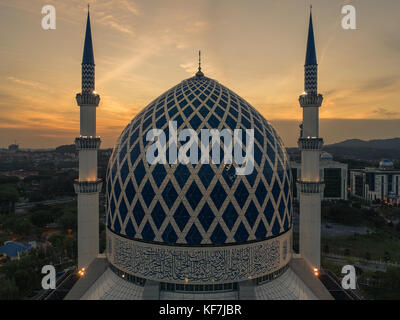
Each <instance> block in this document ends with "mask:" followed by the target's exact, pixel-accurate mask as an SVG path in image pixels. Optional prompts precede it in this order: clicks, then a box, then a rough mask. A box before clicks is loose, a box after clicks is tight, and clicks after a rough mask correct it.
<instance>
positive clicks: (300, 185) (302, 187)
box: [296, 180, 325, 194]
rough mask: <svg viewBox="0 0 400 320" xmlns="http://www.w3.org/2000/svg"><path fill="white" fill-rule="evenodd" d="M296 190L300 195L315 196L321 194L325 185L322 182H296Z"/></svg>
mask: <svg viewBox="0 0 400 320" xmlns="http://www.w3.org/2000/svg"><path fill="white" fill-rule="evenodd" d="M296 185H297V190H298V191H299V192H300V193H308V194H316V193H323V192H324V188H325V183H324V182H323V181H319V182H314V181H301V180H297V183H296Z"/></svg>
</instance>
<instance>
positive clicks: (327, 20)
mask: <svg viewBox="0 0 400 320" xmlns="http://www.w3.org/2000/svg"><path fill="white" fill-rule="evenodd" d="M87 3H88V1H81V0H68V1H65V0H12V1H11V0H0V147H7V146H8V145H9V144H11V143H13V142H14V140H16V141H17V143H19V144H20V147H22V148H47V147H55V146H58V145H61V144H72V143H73V141H74V138H75V137H76V136H78V135H79V108H78V107H77V105H76V101H75V95H76V93H78V92H79V91H80V83H81V82H80V81H81V80H80V77H81V69H80V68H81V65H80V63H81V59H82V50H83V40H84V31H85V24H86V12H87ZM89 3H90V4H91V19H92V32H93V41H94V53H95V62H96V91H97V92H98V93H99V94H100V96H101V103H100V106H99V108H98V109H97V111H98V117H97V121H98V122H97V131H98V135H100V136H101V138H102V141H103V144H102V147H111V146H113V145H114V143H115V142H116V139H117V137H118V136H119V134H120V133H121V131H122V130H123V128H124V127H125V126H126V125H127V124H128V123H129V122H130V120H131V119H132V118H133V117H135V115H136V114H137V113H138V112H139V111H140V110H141V109H142V108H144V107H145V106H146V105H147V104H149V103H150V102H151V101H152V100H153V99H155V98H156V97H158V96H159V95H160V94H162V93H163V92H165V91H166V90H168V89H169V88H171V87H172V86H174V85H176V84H177V83H179V82H180V81H182V80H183V79H186V78H188V77H191V76H193V75H194V73H195V72H196V69H197V51H198V50H199V49H201V50H202V56H203V71H204V73H205V75H206V76H208V77H210V78H213V79H216V80H218V81H219V82H220V83H221V84H223V85H225V86H227V87H228V88H230V89H231V90H233V91H234V92H236V93H237V94H239V95H240V96H241V97H243V98H244V99H246V100H247V101H248V102H249V103H250V104H252V105H253V106H254V107H255V108H256V109H258V110H259V111H260V112H261V114H262V115H263V116H265V118H266V119H268V120H270V121H271V123H272V124H273V125H274V126H275V128H276V129H277V131H278V132H279V134H280V135H281V137H282V139H283V140H284V142H285V144H286V145H287V146H295V145H296V141H297V138H298V125H299V120H300V119H301V117H302V110H301V108H300V107H299V104H298V96H299V94H301V93H302V92H303V78H304V76H303V65H304V58H305V46H306V36H307V25H308V15H309V5H310V1H309V0H201V1H200V0H113V1H110V0H91V1H89ZM47 4H52V5H54V6H55V8H56V10H57V29H56V30H48V31H45V30H43V29H42V27H41V20H42V17H43V15H42V13H41V9H42V7H43V6H44V5H47ZM345 4H352V5H353V6H355V8H356V10H357V30H344V29H342V27H341V19H342V17H343V15H342V14H341V8H342V7H343V6H344V5H345ZM399 13H400V1H399V0H379V1H378V0H351V1H343V0H314V1H313V17H314V28H315V30H314V31H315V38H316V47H317V56H318V63H319V92H320V93H322V94H323V95H324V97H325V99H324V104H323V106H322V108H321V109H320V112H321V113H320V116H321V119H322V120H321V125H320V127H321V132H320V133H321V136H322V137H323V138H324V140H325V142H326V143H333V142H338V141H341V140H344V139H348V138H360V139H373V138H392V137H399V136H400V104H399V100H400V19H399V18H400V15H399Z"/></svg>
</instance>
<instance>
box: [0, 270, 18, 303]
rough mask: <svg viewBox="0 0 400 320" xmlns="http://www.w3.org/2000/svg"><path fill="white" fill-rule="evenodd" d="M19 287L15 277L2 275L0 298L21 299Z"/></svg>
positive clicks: (0, 278) (0, 279)
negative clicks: (9, 277)
mask: <svg viewBox="0 0 400 320" xmlns="http://www.w3.org/2000/svg"><path fill="white" fill-rule="evenodd" d="M19 298H20V295H19V289H18V287H17V285H16V284H15V280H14V279H8V278H6V277H4V276H3V277H0V300H16V299H19Z"/></svg>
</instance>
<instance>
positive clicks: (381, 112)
mask: <svg viewBox="0 0 400 320" xmlns="http://www.w3.org/2000/svg"><path fill="white" fill-rule="evenodd" d="M372 113H373V114H374V115H375V116H376V115H379V116H383V117H387V118H394V117H396V116H399V115H400V112H394V111H390V110H388V109H386V108H377V109H374V110H373V111H372Z"/></svg>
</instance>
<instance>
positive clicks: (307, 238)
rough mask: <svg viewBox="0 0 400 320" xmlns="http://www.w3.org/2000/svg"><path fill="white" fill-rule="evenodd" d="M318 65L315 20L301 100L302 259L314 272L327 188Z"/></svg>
mask: <svg viewBox="0 0 400 320" xmlns="http://www.w3.org/2000/svg"><path fill="white" fill-rule="evenodd" d="M317 79H318V65H317V58H316V52H315V43H314V30H313V24H312V16H311V14H310V25H309V31H308V41H307V53H306V63H305V66H304V94H303V95H301V96H300V98H299V101H300V106H301V107H302V108H303V124H302V133H301V136H300V139H299V149H300V151H301V178H300V179H299V181H298V184H297V186H298V190H299V194H300V255H301V256H302V257H303V258H304V259H305V260H307V261H308V262H309V263H310V264H311V265H312V266H313V267H314V268H320V266H321V257H320V255H321V253H320V252H321V195H322V192H323V188H324V184H323V182H322V181H321V179H320V168H319V161H320V153H321V149H322V145H323V140H322V139H321V138H320V137H319V108H320V107H321V104H322V100H323V97H322V95H320V94H318V93H317V92H318V84H317Z"/></svg>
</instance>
